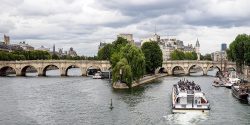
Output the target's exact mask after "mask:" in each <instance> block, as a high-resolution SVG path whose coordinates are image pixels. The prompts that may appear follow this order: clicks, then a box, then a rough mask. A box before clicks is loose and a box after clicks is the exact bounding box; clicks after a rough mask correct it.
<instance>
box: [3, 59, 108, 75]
mask: <svg viewBox="0 0 250 125" xmlns="http://www.w3.org/2000/svg"><path fill="white" fill-rule="evenodd" d="M51 66H53V67H56V68H57V69H59V70H60V74H61V76H67V72H68V69H70V68H80V69H81V73H82V75H83V76H86V75H87V71H88V69H89V68H96V69H100V70H101V71H105V70H108V69H109V68H111V66H110V63H109V61H96V60H93V61H92V60H26V61H0V75H2V76H3V75H4V74H5V73H6V71H7V70H10V69H11V71H14V73H15V74H16V75H17V76H25V73H26V71H27V69H28V68H32V69H33V70H34V69H35V70H36V72H37V73H38V76H45V75H46V71H47V70H48V68H49V67H51Z"/></svg>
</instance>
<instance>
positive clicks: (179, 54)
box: [170, 50, 185, 60]
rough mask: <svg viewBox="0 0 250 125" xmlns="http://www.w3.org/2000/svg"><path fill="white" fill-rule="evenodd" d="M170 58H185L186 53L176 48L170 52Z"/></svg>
mask: <svg viewBox="0 0 250 125" xmlns="http://www.w3.org/2000/svg"><path fill="white" fill-rule="evenodd" d="M170 58H171V60H184V59H185V54H184V52H182V51H180V50H174V51H173V52H171V53H170Z"/></svg>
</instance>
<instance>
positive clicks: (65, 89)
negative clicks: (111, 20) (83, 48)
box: [0, 76, 250, 125]
mask: <svg viewBox="0 0 250 125" xmlns="http://www.w3.org/2000/svg"><path fill="white" fill-rule="evenodd" d="M182 78H186V79H188V80H192V81H195V82H196V83H198V84H200V85H201V89H202V90H203V91H204V93H206V96H207V98H208V100H209V101H210V104H211V110H210V112H209V113H207V114H202V113H187V114H172V113H171V100H170V98H171V89H172V85H173V84H175V83H176V82H177V81H179V80H180V79H182ZM213 79H214V77H211V76H189V77H165V78H162V79H159V80H156V81H154V82H153V83H152V84H147V85H144V86H141V87H138V88H136V89H134V90H133V91H128V90H122V91H117V90H116V91H115V90H113V89H112V88H111V84H110V82H109V81H108V80H100V79H92V78H90V77H0V111H1V112H0V124H1V125H13V124H18V125H71V124H72V125H73V124H76V125H89V124H95V125H175V124H177V125H179V124H184V125H188V124H191V125H196V124H198V125H210V124H213V125H218V124H230V125H236V124H237V125H246V124H250V119H249V118H250V106H249V105H248V104H243V103H240V102H239V101H238V100H237V99H235V98H234V97H233V96H232V94H231V90H230V89H227V88H215V87H213V86H212V85H211V84H212V81H213ZM110 99H112V100H113V106H114V108H113V110H110V109H109V106H110Z"/></svg>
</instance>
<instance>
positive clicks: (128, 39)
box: [117, 33, 134, 44]
mask: <svg viewBox="0 0 250 125" xmlns="http://www.w3.org/2000/svg"><path fill="white" fill-rule="evenodd" d="M118 37H121V38H123V39H126V40H127V41H128V42H129V43H130V44H134V39H133V34H124V33H122V34H119V35H117V38H118Z"/></svg>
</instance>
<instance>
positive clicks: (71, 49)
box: [68, 47, 77, 57]
mask: <svg viewBox="0 0 250 125" xmlns="http://www.w3.org/2000/svg"><path fill="white" fill-rule="evenodd" d="M68 55H69V56H71V57H76V56H77V53H76V51H75V50H74V49H73V48H72V47H70V49H69V51H68Z"/></svg>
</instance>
